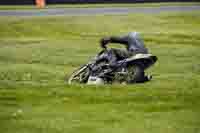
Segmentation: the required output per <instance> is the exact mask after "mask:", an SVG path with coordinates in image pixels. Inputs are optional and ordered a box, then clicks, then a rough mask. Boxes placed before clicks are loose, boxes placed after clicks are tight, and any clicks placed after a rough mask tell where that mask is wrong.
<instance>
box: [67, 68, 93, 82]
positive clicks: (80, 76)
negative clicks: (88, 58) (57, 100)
mask: <svg viewBox="0 0 200 133" xmlns="http://www.w3.org/2000/svg"><path fill="white" fill-rule="evenodd" d="M88 78H89V67H88V66H87V65H84V66H82V67H80V68H78V69H77V70H75V71H74V72H73V73H72V74H71V76H70V77H69V79H68V84H74V83H86V82H87V80H88Z"/></svg>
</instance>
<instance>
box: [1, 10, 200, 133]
mask: <svg viewBox="0 0 200 133" xmlns="http://www.w3.org/2000/svg"><path fill="white" fill-rule="evenodd" d="M0 19H1V21H0V129H1V131H2V132H3V133H13V132H15V133H25V132H29V133H36V132H37V133H43V132H49V133H51V132H52V133H55V132H57V133H59V132H62V133H63V132H67V133H77V132H80V133H90V132H91V133H94V132H95V133H104V132H110V133H114V132H117V133H124V132H150V133H158V132H170V133H188V132H190V133H197V132H200V128H199V125H200V120H199V111H200V108H199V107H200V104H199V100H200V90H199V88H200V76H199V74H200V64H199V58H200V53H199V48H200V45H199V43H200V35H199V32H200V30H199V28H198V27H199V26H200V23H199V22H200V16H199V12H190V13H168V14H167V13H162V14H154V15H149V14H148V15H145V14H129V15H119V16H115V15H114V16H113V15H99V16H68V17H66V16H65V17H64V16H63V17H33V18H24V17H1V18H0ZM130 31H138V32H141V35H142V37H143V38H144V41H145V44H146V46H147V47H148V48H149V49H150V51H151V52H152V53H153V54H154V55H156V56H158V59H159V60H158V62H157V63H156V65H155V66H154V67H152V68H151V69H150V70H149V71H148V72H149V73H152V74H153V77H154V79H153V80H152V81H151V82H148V83H145V84H138V85H127V86H123V85H112V86H111V85H108V86H87V85H74V86H69V85H67V84H66V82H65V81H64V77H65V76H66V75H69V74H70V73H71V72H72V71H73V70H74V69H75V68H76V67H79V66H80V65H81V64H83V63H85V62H87V61H88V60H89V58H90V57H92V56H93V55H95V54H96V52H98V51H99V50H100V49H99V48H98V40H99V39H100V38H101V37H103V36H109V35H121V34H126V33H127V32H130Z"/></svg>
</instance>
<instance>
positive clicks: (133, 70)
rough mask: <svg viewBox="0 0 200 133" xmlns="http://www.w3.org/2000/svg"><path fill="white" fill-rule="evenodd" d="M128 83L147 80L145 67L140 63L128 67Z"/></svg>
mask: <svg viewBox="0 0 200 133" xmlns="http://www.w3.org/2000/svg"><path fill="white" fill-rule="evenodd" d="M128 69H129V70H128V71H129V72H128V76H127V83H142V82H145V80H146V79H145V74H144V69H143V67H141V66H140V65H134V66H131V67H129V68H128Z"/></svg>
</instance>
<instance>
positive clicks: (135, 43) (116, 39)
mask: <svg viewBox="0 0 200 133" xmlns="http://www.w3.org/2000/svg"><path fill="white" fill-rule="evenodd" d="M109 43H118V44H122V45H125V46H126V50H122V49H110V50H107V52H106V54H102V55H101V56H99V58H98V59H97V60H101V59H103V58H106V59H108V60H109V63H110V64H111V66H115V65H116V61H117V60H120V59H125V58H128V57H131V56H133V55H136V54H148V50H147V48H146V47H145V46H144V43H143V40H142V39H141V38H140V35H139V33H138V32H130V33H128V35H125V36H111V37H104V38H102V39H101V40H100V45H101V47H102V48H103V49H106V46H107V45H108V44H109ZM151 77H152V76H145V74H144V69H142V71H141V74H140V78H138V79H135V81H133V82H145V81H148V80H150V79H151Z"/></svg>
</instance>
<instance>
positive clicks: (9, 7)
mask: <svg viewBox="0 0 200 133" xmlns="http://www.w3.org/2000/svg"><path fill="white" fill-rule="evenodd" d="M195 5H200V3H199V2H162V3H129V4H122V3H120V4H54V5H47V6H46V7H45V9H48V8H94V7H95V8H102V7H160V6H195ZM17 9H24V10H26V9H38V8H37V7H36V6H34V5H25V6H22V5H15V6H13V5H11V6H10V5H1V6H0V10H17Z"/></svg>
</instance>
